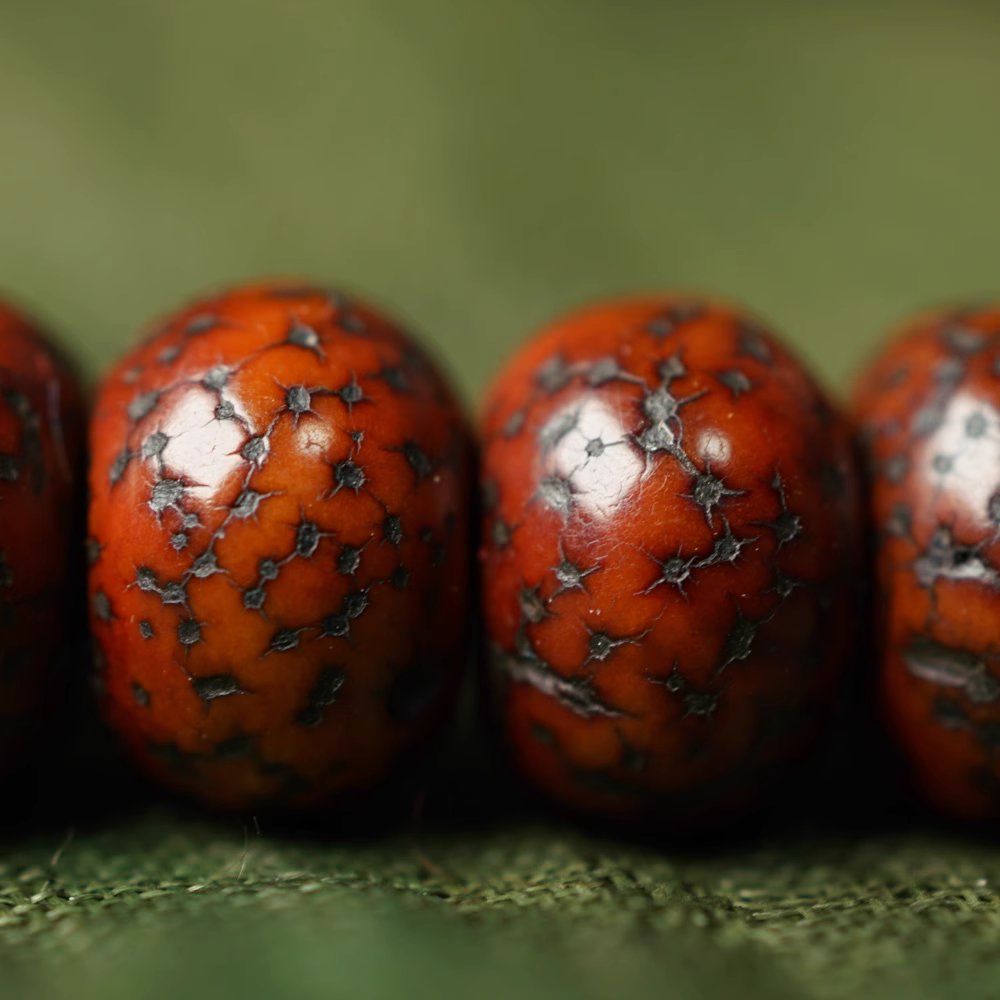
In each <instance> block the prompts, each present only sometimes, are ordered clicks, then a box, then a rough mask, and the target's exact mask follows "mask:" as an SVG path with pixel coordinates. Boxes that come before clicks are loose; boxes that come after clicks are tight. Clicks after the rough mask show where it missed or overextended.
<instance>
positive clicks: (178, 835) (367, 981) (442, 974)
mask: <svg viewBox="0 0 1000 1000" xmlns="http://www.w3.org/2000/svg"><path fill="white" fill-rule="evenodd" d="M265 833H266V831H265ZM998 934H1000V855H998V853H997V851H996V850H995V849H994V848H992V847H987V846H984V845H977V844H970V843H966V842H962V841H959V840H956V839H954V838H950V837H945V836H944V835H941V834H935V835H932V834H927V833H923V834H919V833H918V834H913V835H902V834H899V833H893V834H883V835H877V836H867V837H862V838H860V839H858V840H855V841H849V842H848V841H844V840H843V839H831V838H830V837H829V836H822V835H816V834H811V835H804V834H800V835H797V836H796V837H794V838H792V837H780V838H778V839H775V840H771V841H769V842H768V843H767V844H766V846H754V847H746V846H744V847H742V848H728V849H718V850H713V851H711V852H702V853H701V854H692V853H691V852H690V851H688V852H686V853H685V852H677V851H674V852H670V851H667V852H662V851H655V850H652V849H650V848H640V847H636V846H630V845H628V844H626V843H623V842H621V841H620V840H613V839H604V838H599V837H594V836H584V835H582V834H580V833H578V832H574V831H573V830H571V829H567V828H566V827H563V826H559V825H539V824H537V823H531V822H524V821H519V822H514V823H511V822H507V823H503V824H501V825H499V826H498V827H497V828H496V829H491V830H485V831H479V832H474V833H468V832H466V833H464V834H462V835H454V834H446V833H444V834H443V833H434V834H425V835H423V836H418V835H416V834H414V833H413V832H404V833H397V834H394V835H391V836H389V837H388V838H387V839H376V840H374V841H372V842H369V843H365V844H361V845H358V844H353V845H345V844H343V843H339V844H338V843H336V842H332V843H316V842H301V841H297V840H294V839H292V840H290V839H287V838H278V839H275V838H271V837H268V836H259V835H258V834H257V833H255V832H247V831H245V830H243V829H242V828H241V827H240V826H239V825H238V824H232V825H228V826H227V825H225V824H220V825H209V824H204V823H201V822H198V821H194V820H179V819H178V818H177V817H176V816H173V815H170V814H165V813H156V814H152V815H149V816H145V817H142V818H139V819H134V820H129V821H123V822H120V823H118V824H116V825H115V826H113V827H110V828H108V829H104V830H99V831H97V832H93V833H89V834H85V835H84V834H77V835H76V836H75V837H73V838H72V839H69V838H68V837H67V838H64V839H57V838H55V837H53V836H49V837H41V838H36V840H35V841H34V842H32V843H30V844H27V845H22V846H19V847H18V848H16V849H15V850H14V851H13V852H11V853H8V854H6V856H5V859H4V861H3V863H2V864H0V952H2V956H3V960H5V961H6V962H7V963H8V964H7V965H6V969H7V974H6V977H5V980H4V982H5V985H6V984H10V985H11V986H13V984H16V983H18V982H21V983H23V984H24V988H25V990H26V992H27V993H30V994H31V995H34V996H52V997H59V998H61V997H67V998H69V997H74V998H78V997H81V996H82V997H86V998H89V997H91V996H93V997H95V998H96V997H98V996H101V997H110V998H117V997H119V996H120V997H123V998H124V997H129V996H135V995H138V993H139V992H140V991H141V993H142V995H144V996H147V995H148V996H152V997H160V996H164V997H166V996H174V995H179V996H184V995H191V994H190V993H189V991H194V994H195V995H199V991H202V990H203V991H204V995H213V996H222V997H230V996H232V997H247V996H258V995H259V996H279V995H281V996H295V997H298V996H304V997H313V996H316V997H320V996H323V997H328V996H345V997H356V996H360V997H392V998H395V997H400V998H402V997H409V996H424V995H426V996H440V997H456V998H457V997H466V996H481V997H485V998H490V997H494V996H495V997H498V998H499V997H509V996H511V995H514V996H518V995H520V996H525V997H555V998H562V997H567V998H568V997H607V996H627V997H635V998H640V997H647V996H649V997H654V996H657V997H658V996H671V997H680V998H686V997H715V996H719V997H722V996H731V995H736V996H741V997H742V996H747V997H757V996H760V997H786V996H787V997H817V998H819V997H834V996H847V995H864V996H882V995H893V994H895V993H896V992H899V994H900V995H904V994H905V995H907V996H914V997H936V996H944V995H948V996H956V997H984V998H985V997H992V996H996V991H997V990H998V989H1000V950H998V948H997V940H998ZM4 995H5V996H8V995H9V994H8V993H7V992H6V990H5V992H4Z"/></svg>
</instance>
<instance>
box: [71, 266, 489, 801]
mask: <svg viewBox="0 0 1000 1000" xmlns="http://www.w3.org/2000/svg"><path fill="white" fill-rule="evenodd" d="M91 446H92V453H93V457H92V468H91V477H90V485H91V491H92V497H93V500H92V505H91V509H90V545H91V555H92V563H91V567H90V607H91V621H92V625H93V629H94V632H95V635H96V638H97V643H98V647H99V651H100V662H99V664H98V668H99V672H100V681H101V686H102V688H103V691H104V695H103V704H104V708H105V712H106V715H107V717H108V719H109V720H110V721H111V723H112V724H113V726H114V727H115V728H116V729H117V730H118V731H119V733H120V734H121V735H122V736H123V737H124V739H125V741H126V742H127V744H128V746H129V747H130V748H131V751H132V753H133V755H134V756H135V757H136V758H137V759H138V760H139V761H140V762H141V763H142V765H143V766H144V767H145V768H146V769H147V770H148V771H150V772H152V773H153V774H155V775H156V776H157V777H159V778H160V779H162V780H163V781H164V782H166V783H168V784H170V785H172V786H174V787H176V788H179V789H181V790H183V791H186V792H189V793H193V794H195V795H197V796H199V797H201V798H202V799H204V800H205V801H207V802H210V803H212V804H215V805H219V806H223V807H232V808H249V807H253V806H256V805H258V804H262V803H263V804H274V805H278V806H290V807H297V806H305V805H310V804H313V803H318V802H320V801H321V800H324V799H328V798H330V797H331V796H335V795H336V794H337V793H340V792H347V791H352V790H357V789H367V788H371V787H372V786H374V785H377V784H378V783H379V782H380V781H382V780H383V779H384V778H385V777H386V776H387V774H388V773H389V772H390V770H391V769H392V767H393V765H394V764H395V763H396V762H397V761H398V760H399V758H400V757H401V756H402V755H404V754H405V753H408V751H410V750H411V749H413V748H414V747H415V746H416V745H418V744H419V743H421V741H423V740H424V739H425V738H426V737H428V736H430V735H431V734H432V733H433V732H434V731H435V730H436V729H437V728H439V726H440V724H441V723H442V721H443V719H444V718H445V716H446V714H447V709H448V707H449V705H450V703H451V701H452V696H453V694H454V691H455V688H456V683H457V678H458V675H459V673H460V670H461V664H462V657H463V652H464V645H465V643H464V640H465V619H466V609H467V603H468V597H467V594H468V568H469V567H468V560H469V541H468V533H469V526H468V519H469V511H468V506H469V504H468V489H469V481H470V479H469V477H470V474H471V473H470V443H469V438H468V433H467V428H466V424H465V421H464V419H463V417H462V414H461V413H460V410H459V407H458V404H457V402H456V399H455V397H454V395H453V394H452V392H451V390H450V388H449V387H448V385H447V384H446V382H445V381H444V379H443V378H442V376H441V375H440V374H439V373H438V372H437V371H436V370H435V368H434V367H433V366H432V364H431V363H430V361H429V360H428V358H427V357H426V356H425V355H424V353H423V352H422V351H421V350H420V349H419V348H418V347H417V346H416V344H415V343H414V342H413V341H412V340H411V339H410V338H409V337H408V336H407V335H406V334H404V333H403V332H402V331H401V329H400V328H399V327H398V326H397V325H396V324H395V323H393V322H392V321H391V320H389V319H387V318H386V317H385V316H383V315H381V314H380V313H378V312H377V311H375V310H374V309H372V308H370V307H368V306H367V305H365V304H363V303H361V302H357V301H353V300H348V299H345V298H343V297H341V296H339V295H336V294H331V293H329V292H327V291H324V290H321V289H319V288H314V287H309V286H306V287H295V286H287V285H281V284H272V285H255V286H247V287H243V288H237V289H235V290H233V291H230V292H228V293H225V294H222V295H219V296H218V297H215V298H209V299H206V300H204V301H201V302H199V303H197V304H195V305H192V306H190V307H188V308H186V309H184V310H182V311H181V312H179V313H177V314H176V315H175V316H173V317H172V318H170V319H169V320H167V321H166V322H165V323H164V324H163V325H162V327H161V328H160V329H159V330H158V331H157V332H155V333H154V335H152V336H151V337H150V338H149V339H147V340H146V341H145V342H144V343H143V344H142V345H141V346H139V347H137V348H136V349H135V350H134V351H132V352H131V353H129V354H128V355H127V356H126V357H125V358H123V359H122V360H121V361H120V362H119V363H118V364H117V365H116V366H115V368H114V369H113V370H112V371H111V372H110V373H109V374H108V375H107V377H106V378H105V380H104V382H103V384H102V386H101V388H100V392H99V396H98V399H97V405H96V411H95V414H94V418H93V424H92V432H91Z"/></svg>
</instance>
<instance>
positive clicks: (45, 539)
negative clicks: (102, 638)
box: [0, 303, 112, 775]
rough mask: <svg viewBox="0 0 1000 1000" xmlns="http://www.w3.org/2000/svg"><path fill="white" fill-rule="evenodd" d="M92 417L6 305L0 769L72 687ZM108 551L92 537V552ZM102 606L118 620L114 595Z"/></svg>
mask: <svg viewBox="0 0 1000 1000" xmlns="http://www.w3.org/2000/svg"><path fill="white" fill-rule="evenodd" d="M82 422H83V417H82V403H81V399H80V392H79V388H78V386H77V384H76V380H75V377H74V375H73V373H72V372H71V371H70V369H69V367H68V366H67V364H66V363H65V362H64V361H63V359H62V358H61V357H60V356H59V355H58V353H57V351H56V350H55V348H54V347H53V345H52V344H51V343H50V342H49V341H48V339H47V337H46V335H45V334H44V333H43V332H41V331H40V330H39V328H38V327H36V326H35V325H34V324H33V323H32V322H30V321H29V320H28V319H27V318H25V317H24V316H21V315H19V314H18V313H16V312H14V311H13V310H12V309H11V308H10V307H8V306H6V305H4V304H3V303H0V775H5V774H7V773H8V772H9V771H11V770H13V769H17V768H18V767H21V766H22V765H23V764H24V763H25V761H26V759H27V758H26V756H25V746H26V744H27V743H28V742H29V741H30V739H31V738H32V737H38V738H40V737H41V736H42V734H45V733H47V730H48V729H49V728H50V727H49V726H48V713H49V709H50V708H51V704H48V703H47V699H48V701H51V700H52V695H57V694H58V692H59V691H61V689H62V679H61V678H59V677H57V676H54V674H53V671H54V669H55V668H56V667H57V666H61V665H62V653H63V652H64V651H65V649H66V648H67V646H68V644H69V643H70V642H72V641H73V640H74V639H75V638H76V635H75V630H76V628H77V627H78V624H79V623H78V620H77V612H78V608H77V605H76V603H75V602H74V599H73V597H74V594H75V593H76V589H75V588H74V586H73V584H74V574H75V573H77V572H78V571H79V568H80V567H79V565H78V562H82V557H83V552H80V553H79V555H80V559H79V561H78V559H77V550H76V547H77V545H78V544H79V542H78V537H79V535H78V533H79V531H80V518H79V514H80V502H81V487H82V469H81V461H82V457H83V455H82ZM99 551H100V550H99V548H98V547H97V546H96V545H95V544H94V543H93V542H91V543H89V544H88V546H87V549H86V554H87V557H88V558H90V559H93V558H96V556H97V555H99ZM95 602H96V603H95V606H94V612H95V614H98V615H102V616H104V617H105V618H108V617H110V615H111V613H112V609H111V606H110V603H109V602H108V600H107V597H106V595H103V594H100V593H97V594H95ZM46 738H47V739H49V740H51V738H52V735H51V733H48V734H47V737H46Z"/></svg>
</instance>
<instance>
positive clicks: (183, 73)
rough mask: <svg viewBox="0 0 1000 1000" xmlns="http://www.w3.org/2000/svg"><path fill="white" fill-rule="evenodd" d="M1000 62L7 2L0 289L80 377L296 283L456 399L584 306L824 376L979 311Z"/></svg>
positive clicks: (916, 32) (341, 15)
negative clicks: (726, 324)
mask: <svg viewBox="0 0 1000 1000" xmlns="http://www.w3.org/2000/svg"><path fill="white" fill-rule="evenodd" d="M998 40H1000V9H998V7H997V5H996V4H994V3H991V2H986V0H984V2H980V3H976V2H969V0H966V2H949V0H935V2H930V0H892V2H882V3H871V2H838V3H814V2H771V3H754V2H741V0H709V2H701V3H654V2H651V0H650V2H642V0H632V2H623V3H612V2H597V0H534V2H527V0H504V2H501V3H492V4H487V3H476V2H465V3H463V2H460V0H454V2H441V0H424V2H409V3H408V2H403V0H400V2H385V0H327V2H323V0H242V2H236V0H160V2H148V0H146V2H142V0H139V2H136V0H86V2H83V3H79V2H75V0H3V3H2V4H0V149H2V156H0V231H2V233H3V239H2V240H0V286H2V287H4V288H6V289H7V290H8V291H9V292H10V293H12V294H15V295H17V296H19V297H21V298H22V299H23V300H25V301H27V303H29V304H30V305H31V306H33V307H36V308H37V310H38V311H39V312H41V313H42V314H44V315H45V316H47V317H48V318H50V319H51V321H52V323H53V324H54V325H57V326H58V327H59V328H60V329H61V330H62V331H64V335H65V336H66V337H67V338H71V339H72V341H73V343H74V344H75V345H77V347H78V350H79V351H80V353H81V355H82V356H84V357H85V358H86V359H87V361H88V362H89V363H90V365H91V366H92V368H93V369H96V368H97V367H98V366H99V365H100V364H101V363H103V362H105V361H106V360H107V359H109V358H110V357H112V356H113V355H114V354H115V352H116V351H118V350H120V349H121V347H122V345H123V344H125V343H126V342H127V341H128V339H129V338H130V337H131V336H132V335H133V333H134V331H135V330H136V328H137V327H139V326H140V325H142V324H144V323H146V322H147V321H148V320H150V319H151V318H152V317H153V316H155V315H157V314H158V313H161V312H163V311H164V310H168V309H172V308H174V306H175V305H176V304H178V303H179V302H180V301H182V300H184V299H185V298H187V297H188V296H190V295H192V294H194V293H196V292H197V291H199V290H201V289H204V288H206V287H211V286H214V285H217V284H219V283H224V282H229V281H232V280H235V279H240V278H244V277H248V276H254V275H263V274H271V273H285V274H302V275H305V276H315V277H317V278H322V279H324V280H327V281H333V282H336V283H339V284H341V285H343V286H345V287H347V288H350V289H355V290H358V291H362V292H364V293H367V294H370V295H371V296H372V297H374V298H376V299H378V300H380V301H382V302H383V303H384V304H386V305H387V306H388V307H390V308H392V309H394V310H396V311H398V312H399V313H401V314H402V315H403V316H404V317H405V318H406V319H407V320H409V321H410V322H411V323H413V324H414V325H415V326H416V327H417V328H419V329H420V330H422V331H423V332H424V335H425V336H426V338H427V339H428V340H430V341H431V342H432V343H433V344H435V345H436V346H437V348H438V350H439V353H440V354H441V355H443V356H445V357H446V358H447V359H448V361H449V363H450V365H451V367H452V369H453V370H454V372H455V373H456V375H457V377H458V378H459V379H460V380H461V382H462V384H463V386H464V388H465V389H466V391H467V393H468V394H469V395H470V397H472V396H473V395H474V394H475V392H476V391H477V390H478V389H479V387H480V386H481V385H482V384H483V382H484V380H485V379H486V378H487V377H488V376H489V374H490V372H491V371H493V370H494V368H495V367H496V365H497V363H498V362H499V360H500V359H501V358H502V357H503V356H504V354H505V353H506V351H507V350H508V349H509V347H510V345H511V344H512V343H514V342H516V341H517V340H518V339H519V338H521V337H523V336H524V335H525V334H526V333H527V332H528V331H530V330H531V329H532V328H533V327H535V326H537V325H538V324H539V323H541V322H544V321H545V320H546V319H548V318H549V317H550V316H551V315H552V314H553V313H554V312H558V311H559V310H562V309H564V308H567V307H569V306H572V305H574V304H576V303H577V302H579V301H580V300H583V299H586V298H588V297H591V296H595V295H604V294H607V293H609V292H620V291H627V290H632V289H649V288H661V287H670V286H677V287H684V288H692V289H706V290H716V291H718V292H720V293H723V294H725V295H727V296H733V297H736V298H738V299H740V300H743V301H745V302H746V303H748V304H749V305H751V306H753V307H754V308H755V309H757V310H758V311H760V312H761V313H763V314H764V315H765V316H767V317H768V318H770V319H771V320H773V322H775V323H776V324H777V325H778V326H779V327H780V328H781V329H783V330H784V331H785V332H786V334H787V336H788V337H789V338H790V339H792V340H793V341H794V342H795V343H797V344H798V345H799V346H800V348H801V349H802V350H803V351H804V353H805V354H806V355H807V356H808V357H809V358H810V359H811V360H812V361H813V362H814V363H815V365H816V366H817V367H818V368H819V369H821V370H822V372H823V373H824V374H825V375H826V376H827V378H828V379H829V380H830V381H831V382H832V383H834V384H838V383H839V384H843V383H844V382H845V380H846V378H847V376H848V375H849V373H850V371H851V370H852V369H853V368H854V366H855V365H856V364H857V362H858V360H859V359H860V358H861V357H862V356H863V355H864V352H865V349H866V347H867V345H869V344H870V343H871V342H872V340H873V339H874V338H875V337H876V336H877V335H878V333H879V332H880V331H882V330H883V329H884V328H885V327H886V326H887V325H889V324H892V323H894V322H896V321H897V320H898V319H899V318H901V317H902V316H903V315H905V314H906V313H907V312H909V311H911V310H913V309H914V308H915V307H919V306H922V305H925V304H927V303H929V302H935V301H938V300H940V299H951V298H955V297H967V296H981V295H984V294H997V292H998V288H997V283H998V282H997V269H996V260H997V259H998V257H1000V225H998V222H1000V196H998V189H1000V181H998V178H1000V129H998V128H997V114H996V112H997V106H998V96H1000V59H998V58H997V43H998Z"/></svg>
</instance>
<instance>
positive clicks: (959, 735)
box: [855, 306, 1000, 818]
mask: <svg viewBox="0 0 1000 1000" xmlns="http://www.w3.org/2000/svg"><path fill="white" fill-rule="evenodd" d="M998 372H1000V307H996V306H984V307H979V308H976V309H954V310H947V311H944V312H938V313H933V314H929V315H926V316H923V317H920V318H918V319H916V320H914V321H912V322H911V323H909V324H908V325H907V326H905V327H904V328H903V329H902V330H901V331H900V333H899V334H898V336H897V337H896V338H895V339H894V340H893V341H892V342H891V343H890V344H889V346H888V347H887V348H886V349H885V350H884V351H883V353H882V354H881V355H880V356H879V357H878V358H876V360H875V361H874V362H873V363H872V365H871V366H870V367H869V369H868V370H867V371H866V372H865V373H864V374H863V376H862V378H861V380H860V381H859V384H858V387H857V392H856V399H855V407H856V413H857V419H858V427H859V439H860V441H861V445H862V447H863V448H864V451H865V457H866V466H867V469H868V473H869V479H870V484H871V489H870V513H871V520H872V523H873V525H874V529H875V539H876V546H877V551H876V575H877V586H878V590H877V600H876V608H877V611H878V642H879V654H878V655H879V669H880V674H879V677H880V689H881V692H882V701H883V707H884V710H885V715H886V719H887V722H888V724H889V726H890V728H891V730H892V732H893V734H894V735H895V737H896V739H897V741H898V742H899V744H900V746H901V747H902V749H903V751H904V753H905V755H906V756H907V758H908V759H909V762H910V764H911V766H912V774H913V778H914V782H915V784H916V785H917V786H918V787H919V789H920V790H921V792H922V793H923V794H924V795H925V796H926V797H927V798H928V799H929V800H930V801H931V802H933V803H935V804H936V805H938V806H940V807H941V808H943V809H945V810H948V811H950V812H954V813H958V814H960V815H963V816H967V817H971V818H983V817H985V816H988V815H992V816H1000V744H998V741H997V739H996V734H997V732H1000V627H998V622H1000V501H998V497H1000V381H998Z"/></svg>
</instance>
